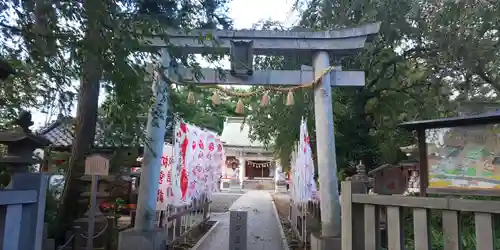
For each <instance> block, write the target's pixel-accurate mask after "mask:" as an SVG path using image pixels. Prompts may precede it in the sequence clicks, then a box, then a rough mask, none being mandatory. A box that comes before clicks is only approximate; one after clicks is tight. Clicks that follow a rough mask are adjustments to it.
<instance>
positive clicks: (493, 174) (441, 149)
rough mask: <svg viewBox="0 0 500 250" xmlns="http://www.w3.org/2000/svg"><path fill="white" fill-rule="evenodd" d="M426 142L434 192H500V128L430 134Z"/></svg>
mask: <svg viewBox="0 0 500 250" xmlns="http://www.w3.org/2000/svg"><path fill="white" fill-rule="evenodd" d="M426 141H427V153H428V156H427V159H428V166H429V187H430V188H453V189H468V190H500V124H486V125H474V126H462V127H452V128H438V129H432V130H427V131H426ZM424 174H425V173H424Z"/></svg>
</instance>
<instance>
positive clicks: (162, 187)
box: [156, 143, 174, 210]
mask: <svg viewBox="0 0 500 250" xmlns="http://www.w3.org/2000/svg"><path fill="white" fill-rule="evenodd" d="M173 164H174V148H173V147H172V145H170V144H166V143H165V145H164V146H163V154H162V156H161V169H160V180H159V181H158V191H157V196H156V210H166V209H167V204H172V202H173V198H174V193H173V191H172V166H173Z"/></svg>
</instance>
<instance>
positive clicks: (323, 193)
mask: <svg viewBox="0 0 500 250" xmlns="http://www.w3.org/2000/svg"><path fill="white" fill-rule="evenodd" d="M313 67H314V76H315V77H319V76H321V74H322V73H323V71H324V70H326V69H327V68H328V67H330V58H329V55H328V52H326V51H319V52H316V53H315V54H314V55H313ZM335 70H340V69H335ZM314 116H315V121H316V124H315V125H316V147H317V151H316V152H317V160H318V177H319V196H320V200H321V202H320V209H321V234H322V236H326V237H338V236H340V232H341V229H340V225H341V223H340V203H339V190H338V179H337V162H336V160H337V156H336V152H335V133H334V123H333V108H332V87H331V85H330V78H329V77H323V79H322V80H321V83H320V84H319V85H318V86H317V87H316V88H315V89H314Z"/></svg>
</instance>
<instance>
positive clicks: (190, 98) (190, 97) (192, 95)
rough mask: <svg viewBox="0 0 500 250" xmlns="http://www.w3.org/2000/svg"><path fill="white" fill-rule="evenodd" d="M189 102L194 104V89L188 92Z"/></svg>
mask: <svg viewBox="0 0 500 250" xmlns="http://www.w3.org/2000/svg"><path fill="white" fill-rule="evenodd" d="M187 103H188V104H194V103H195V99H194V93H193V92H192V91H189V93H188V97H187Z"/></svg>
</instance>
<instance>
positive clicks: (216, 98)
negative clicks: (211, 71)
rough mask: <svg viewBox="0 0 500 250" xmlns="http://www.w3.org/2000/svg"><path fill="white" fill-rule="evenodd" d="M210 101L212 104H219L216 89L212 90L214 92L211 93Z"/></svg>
mask: <svg viewBox="0 0 500 250" xmlns="http://www.w3.org/2000/svg"><path fill="white" fill-rule="evenodd" d="M212 103H213V104H214V105H219V104H220V97H219V94H218V93H217V91H214V94H213V95H212Z"/></svg>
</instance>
